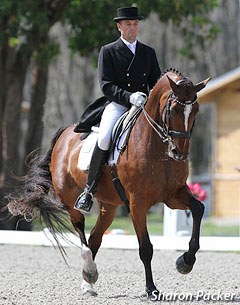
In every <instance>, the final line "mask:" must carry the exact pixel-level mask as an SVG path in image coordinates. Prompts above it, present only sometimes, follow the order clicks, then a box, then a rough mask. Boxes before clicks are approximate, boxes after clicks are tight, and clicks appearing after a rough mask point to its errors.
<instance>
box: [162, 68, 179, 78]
mask: <svg viewBox="0 0 240 305" xmlns="http://www.w3.org/2000/svg"><path fill="white" fill-rule="evenodd" d="M167 72H173V73H175V74H177V75H178V76H182V73H181V72H179V71H178V70H177V69H174V68H167V69H165V70H164V71H163V72H162V73H161V75H160V78H162V77H163V76H164V75H165V74H166V73H167Z"/></svg>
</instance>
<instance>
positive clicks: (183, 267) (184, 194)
mask: <svg viewBox="0 0 240 305" xmlns="http://www.w3.org/2000/svg"><path fill="white" fill-rule="evenodd" d="M209 79H210V78H208V79H205V80H203V81H201V82H199V83H197V84H194V83H193V82H192V81H191V79H190V78H189V77H186V76H183V75H182V74H181V73H180V72H178V71H177V70H175V69H170V70H169V69H168V70H167V71H165V72H164V73H163V74H162V75H161V77H160V78H159V80H158V82H157V83H156V85H155V86H154V88H153V89H152V91H151V92H150V95H149V98H148V101H147V103H146V104H145V106H143V107H142V111H141V113H140V115H139V116H138V118H137V120H136V122H135V124H134V126H133V127H132V130H131V133H130V136H129V139H128V144H127V148H126V149H125V151H124V152H123V153H122V154H121V155H120V157H119V160H118V163H117V164H116V165H115V170H116V172H117V175H118V177H119V179H120V181H121V184H122V186H123V187H124V190H125V193H126V196H127V198H128V201H129V210H130V215H131V219H132V222H133V225H134V229H135V232H136V235H137V239H138V243H139V256H140V259H141V261H142V263H143V265H144V270H145V281H146V286H145V287H146V288H145V289H146V293H147V295H148V296H149V297H150V296H151V295H153V293H156V291H158V290H157V288H156V286H155V284H154V281H153V276H152V269H151V260H152V257H153V246H152V244H151V241H150V237H149V234H148V230H147V212H148V210H149V209H150V208H151V207H152V206H153V205H155V204H156V203H159V202H161V203H164V204H166V205H167V206H168V207H169V208H171V209H180V210H190V211H191V213H192V217H193V228H192V234H191V239H190V242H189V248H188V250H187V251H186V252H185V253H184V254H183V255H181V256H180V257H179V258H178V259H177V261H176V268H177V270H178V271H179V272H180V273H182V274H187V273H189V272H190V271H191V270H192V268H193V265H194V263H195V261H196V256H195V255H196V252H197V251H198V250H199V235H200V225H201V219H202V216H203V213H204V205H203V203H202V202H200V201H199V200H197V199H196V198H195V197H194V196H193V195H192V193H191V191H190V190H189V188H188V185H187V183H186V181H187V178H188V175H189V143H190V137H191V132H192V129H193V126H194V122H195V117H196V114H197V112H198V111H199V103H198V100H197V93H198V92H199V91H200V90H202V89H203V88H204V87H205V86H206V84H207V82H208V81H209ZM74 127H75V126H74V125H71V126H68V127H66V128H61V129H60V130H58V131H57V132H56V134H55V136H54V137H53V139H52V143H51V145H50V148H49V150H48V152H47V153H46V155H44V156H43V157H42V158H40V159H37V160H35V161H34V162H33V163H32V164H31V166H30V169H29V173H28V175H27V177H26V179H25V184H24V189H25V193H24V195H22V196H21V197H20V198H18V199H17V198H15V199H12V200H11V201H10V202H9V203H8V209H9V211H10V212H11V213H12V214H13V215H23V216H24V217H25V218H26V219H31V218H33V217H35V216H37V215H40V216H41V217H42V218H43V220H44V221H45V222H46V223H47V225H48V226H49V228H50V231H51V232H52V234H53V235H54V237H55V238H57V235H56V230H57V229H56V222H57V224H58V222H61V219H60V218H59V213H67V214H68V215H69V216H70V220H71V223H72V225H73V227H74V229H75V231H76V232H77V233H78V235H79V237H80V240H81V245H82V246H81V257H82V260H83V267H82V276H83V281H82V284H81V288H82V290H83V292H84V293H89V294H90V295H95V294H97V293H96V291H95V289H94V284H95V283H96V281H97V279H98V271H97V266H96V263H95V257H96V254H97V252H98V249H99V247H100V245H101V242H102V237H103V234H104V232H105V231H106V230H107V229H108V227H109V226H110V225H111V223H112V221H113V219H114V216H115V212H116V208H117V207H118V206H120V205H123V202H122V200H121V199H120V197H119V194H118V192H117V191H116V189H115V187H114V185H113V183H112V176H111V169H112V166H109V165H107V164H105V165H104V168H103V172H102V175H101V178H100V181H99V183H98V188H97V192H96V194H95V197H96V199H97V200H98V203H99V215H98V218H97V221H96V224H95V226H94V228H93V229H92V231H91V233H90V236H89V239H88V240H87V239H86V236H85V232H84V226H85V225H84V221H85V217H84V215H83V214H81V213H80V212H79V211H77V210H75V209H74V203H75V200H76V198H77V197H78V196H79V194H80V192H81V190H82V189H83V187H84V185H85V183H86V179H87V171H81V170H79V169H78V166H77V164H78V156H79V152H80V150H81V148H82V145H83V142H84V140H81V139H80V136H79V134H77V133H75V132H74V131H73V130H74ZM49 193H53V194H54V197H53V198H52V197H49Z"/></svg>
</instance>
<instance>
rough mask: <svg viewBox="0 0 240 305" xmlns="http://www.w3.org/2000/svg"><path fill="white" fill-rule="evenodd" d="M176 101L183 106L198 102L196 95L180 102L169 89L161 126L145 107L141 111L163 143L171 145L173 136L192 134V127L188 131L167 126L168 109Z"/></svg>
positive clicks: (180, 136) (186, 136)
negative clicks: (190, 99) (189, 99)
mask: <svg viewBox="0 0 240 305" xmlns="http://www.w3.org/2000/svg"><path fill="white" fill-rule="evenodd" d="M174 101H175V102H176V103H178V104H179V105H181V106H183V107H185V106H186V105H194V104H196V103H197V102H198V100H197V97H196V99H195V100H193V101H186V102H184V103H183V102H181V101H179V99H178V97H177V96H175V95H174V93H173V91H171V92H170V93H169V95H168V100H167V103H166V105H165V107H164V109H163V111H164V113H163V117H164V119H163V126H161V125H159V124H158V123H157V122H156V121H154V119H153V118H152V117H151V116H150V115H149V113H148V112H147V111H146V109H145V107H144V106H142V112H143V114H144V116H145V118H146V120H147V122H148V123H149V125H150V126H151V127H152V128H153V129H154V131H155V132H156V133H157V134H158V136H159V137H160V138H161V140H162V142H163V143H168V144H169V143H171V144H172V145H173V146H174V144H173V138H187V139H189V138H190V137H191V134H192V129H193V126H194V124H193V126H192V129H191V131H190V132H188V131H177V130H171V129H170V128H169V123H170V109H171V105H172V103H173V102H174Z"/></svg>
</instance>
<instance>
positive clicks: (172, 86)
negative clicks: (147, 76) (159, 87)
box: [167, 75, 179, 96]
mask: <svg viewBox="0 0 240 305" xmlns="http://www.w3.org/2000/svg"><path fill="white" fill-rule="evenodd" d="M167 78H168V80H169V83H170V86H171V88H172V91H173V93H174V94H175V95H176V96H178V92H179V87H178V85H177V84H176V83H175V81H174V80H172V79H171V78H170V77H169V76H168V75H167Z"/></svg>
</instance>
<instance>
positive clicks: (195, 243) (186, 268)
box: [176, 197, 204, 274]
mask: <svg viewBox="0 0 240 305" xmlns="http://www.w3.org/2000/svg"><path fill="white" fill-rule="evenodd" d="M190 210H191V212H192V217H193V228H192V236H191V240H190V242H189V249H188V251H187V252H185V253H184V254H183V255H181V256H180V257H179V258H178V259H177V261H176V268H177V270H178V272H180V273H182V274H187V273H189V272H190V271H191V270H192V268H193V265H194V263H195V261H196V257H195V254H196V252H197V251H198V250H199V248H200V246H199V236H200V226H201V220H202V216H203V213H204V205H203V203H202V202H200V201H199V200H197V199H196V198H194V197H191V198H190Z"/></svg>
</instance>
